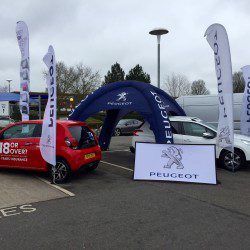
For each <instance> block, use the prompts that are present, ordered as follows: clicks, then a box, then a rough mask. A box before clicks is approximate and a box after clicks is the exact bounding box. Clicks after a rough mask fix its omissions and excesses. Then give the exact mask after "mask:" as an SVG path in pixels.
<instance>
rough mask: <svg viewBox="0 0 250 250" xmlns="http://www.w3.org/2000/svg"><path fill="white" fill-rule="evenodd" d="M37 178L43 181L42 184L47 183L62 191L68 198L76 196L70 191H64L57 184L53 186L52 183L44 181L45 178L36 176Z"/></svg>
mask: <svg viewBox="0 0 250 250" xmlns="http://www.w3.org/2000/svg"><path fill="white" fill-rule="evenodd" d="M36 178H37V179H39V180H40V181H42V182H45V183H46V184H48V185H50V186H51V187H53V188H56V189H58V190H60V191H61V192H63V193H64V194H67V195H68V196H71V197H73V196H75V194H73V193H72V192H70V191H68V190H66V189H64V188H62V187H60V186H57V185H55V184H52V183H51V182H50V181H48V180H46V179H44V178H41V177H39V176H36Z"/></svg>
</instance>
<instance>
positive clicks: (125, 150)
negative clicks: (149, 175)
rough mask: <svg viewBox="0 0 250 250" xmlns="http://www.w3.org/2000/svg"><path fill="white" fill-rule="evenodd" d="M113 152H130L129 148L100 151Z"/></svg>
mask: <svg viewBox="0 0 250 250" xmlns="http://www.w3.org/2000/svg"><path fill="white" fill-rule="evenodd" d="M113 152H130V150H129V149H123V150H110V151H102V153H113Z"/></svg>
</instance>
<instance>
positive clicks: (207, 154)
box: [134, 143, 216, 184]
mask: <svg viewBox="0 0 250 250" xmlns="http://www.w3.org/2000/svg"><path fill="white" fill-rule="evenodd" d="M134 180H161V181H182V182H195V183H208V184H216V170H215V146H214V145H176V144H153V143H136V156H135V171H134Z"/></svg>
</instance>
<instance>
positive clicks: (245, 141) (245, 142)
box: [241, 140, 250, 145]
mask: <svg viewBox="0 0 250 250" xmlns="http://www.w3.org/2000/svg"><path fill="white" fill-rule="evenodd" d="M241 141H242V142H243V143H244V144H246V145H250V141H247V140H241Z"/></svg>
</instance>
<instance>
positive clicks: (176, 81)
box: [163, 73, 190, 98]
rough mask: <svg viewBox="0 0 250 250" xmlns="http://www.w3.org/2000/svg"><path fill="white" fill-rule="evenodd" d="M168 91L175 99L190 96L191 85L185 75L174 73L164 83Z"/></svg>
mask: <svg viewBox="0 0 250 250" xmlns="http://www.w3.org/2000/svg"><path fill="white" fill-rule="evenodd" d="M163 84H164V87H165V89H166V91H167V92H168V94H169V95H171V96H172V97H173V98H178V97H180V96H182V95H188V94H190V83H189V81H188V79H187V77H186V76H185V75H182V74H175V73H172V74H171V75H170V76H167V78H166V81H165V82H164V83H163Z"/></svg>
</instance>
